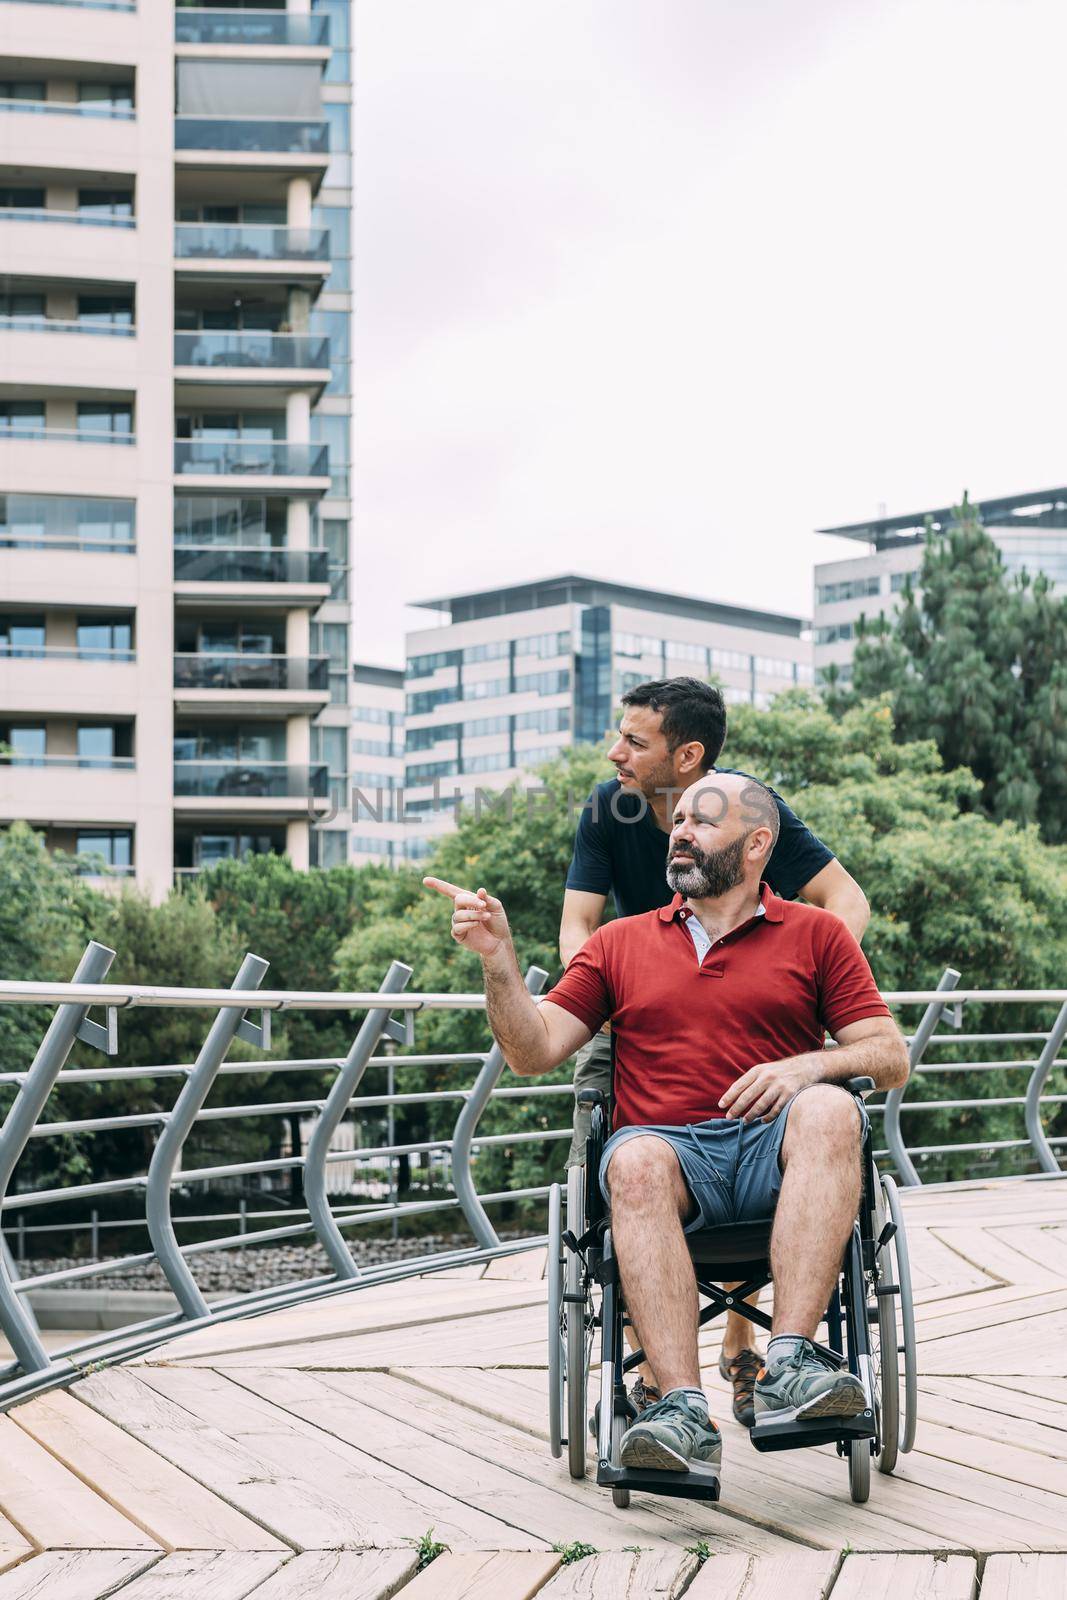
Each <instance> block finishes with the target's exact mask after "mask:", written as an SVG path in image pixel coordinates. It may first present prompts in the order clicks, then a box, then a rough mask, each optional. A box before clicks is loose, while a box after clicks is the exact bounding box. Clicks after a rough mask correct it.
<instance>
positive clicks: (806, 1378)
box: [752, 1339, 867, 1421]
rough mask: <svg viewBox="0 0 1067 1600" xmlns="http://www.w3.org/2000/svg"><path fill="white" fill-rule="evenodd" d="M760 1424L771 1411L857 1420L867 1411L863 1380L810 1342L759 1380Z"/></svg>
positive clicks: (771, 1365)
mask: <svg viewBox="0 0 1067 1600" xmlns="http://www.w3.org/2000/svg"><path fill="white" fill-rule="evenodd" d="M752 1398H753V1405H754V1408H755V1413H756V1420H757V1421H758V1420H759V1418H760V1417H761V1416H763V1415H764V1414H765V1413H766V1412H768V1411H788V1410H790V1409H795V1411H796V1415H797V1417H798V1419H799V1418H801V1417H856V1416H859V1414H860V1412H861V1411H862V1410H863V1409H864V1408H865V1407H866V1404H867V1397H866V1395H865V1394H864V1392H863V1385H862V1383H860V1380H859V1379H858V1378H856V1377H854V1376H853V1374H852V1373H851V1372H847V1371H844V1370H842V1368H840V1367H838V1366H836V1365H835V1364H834V1362H832V1361H831V1360H830V1359H829V1357H828V1356H824V1355H823V1354H822V1353H821V1351H819V1350H817V1349H816V1348H815V1346H814V1345H813V1344H812V1343H811V1342H810V1340H808V1339H804V1340H802V1341H801V1342H800V1343H799V1344H798V1345H797V1347H796V1349H795V1350H794V1352H793V1354H792V1355H791V1356H786V1357H785V1359H784V1360H780V1361H775V1362H774V1363H768V1365H767V1366H766V1367H765V1368H764V1369H763V1370H762V1372H761V1373H760V1374H759V1376H758V1377H757V1379H756V1388H755V1391H754V1394H753V1397H752Z"/></svg>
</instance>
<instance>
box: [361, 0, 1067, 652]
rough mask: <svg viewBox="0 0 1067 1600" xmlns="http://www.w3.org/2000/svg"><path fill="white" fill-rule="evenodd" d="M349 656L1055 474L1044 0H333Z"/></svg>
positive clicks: (1064, 462) (706, 583) (829, 542)
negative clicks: (342, 30) (342, 206)
mask: <svg viewBox="0 0 1067 1600" xmlns="http://www.w3.org/2000/svg"><path fill="white" fill-rule="evenodd" d="M354 9H355V18H356V30H357V50H356V57H355V71H356V122H355V128H356V201H355V204H356V213H355V244H354V249H355V254H356V274H355V287H356V316H355V367H354V371H355V381H356V397H357V399H356V490H355V493H356V508H355V510H356V524H355V526H356V541H355V549H356V569H355V587H354V593H355V614H356V637H355V639H354V641H353V646H354V652H355V655H356V657H357V659H362V660H369V661H379V662H384V663H390V664H393V663H395V664H399V663H400V661H401V659H402V653H403V632H404V630H405V628H411V627H420V626H422V627H424V626H427V625H430V624H431V623H432V622H433V620H434V618H433V615H432V614H431V613H428V612H423V611H412V610H410V609H406V608H405V603H406V602H409V601H411V600H417V599H421V598H426V597H429V596H433V595H441V594H447V593H455V592H462V591H463V590H464V589H478V588H486V587H490V586H492V585H495V584H498V583H504V582H509V581H517V580H522V579H527V578H531V577H538V576H548V575H550V574H555V573H560V572H564V571H578V572H582V573H588V574H592V575H596V576H605V577H607V576H611V577H615V578H618V579H621V580H623V581H625V582H631V583H642V584H647V585H650V586H652V587H656V586H662V587H663V588H666V589H671V590H681V591H684V592H687V593H691V594H693V595H695V596H699V597H701V598H705V599H706V598H711V599H718V600H729V601H735V602H741V603H742V604H752V605H758V606H763V607H768V608H771V609H776V610H782V611H791V612H797V613H802V614H805V615H810V607H811V584H812V567H813V564H814V563H816V562H818V561H829V560H833V559H835V558H837V557H840V556H842V555H844V556H847V555H849V554H853V553H856V550H855V548H854V547H853V546H850V545H848V544H846V543H844V542H843V541H838V540H833V539H828V538H825V537H822V538H820V537H815V536H814V535H813V533H812V530H813V529H814V528H816V527H822V526H826V525H832V524H835V523H842V522H853V521H859V520H861V519H862V518H864V517H868V516H872V515H878V514H880V513H881V512H882V511H883V509H884V512H885V514H888V515H893V514H894V513H898V512H907V511H912V510H917V509H922V508H923V507H926V506H933V505H942V504H945V503H946V502H947V501H950V500H952V499H954V498H957V497H958V495H959V493H960V491H961V490H962V489H963V488H964V487H966V488H968V489H970V491H971V493H972V495H973V496H975V497H977V498H981V497H982V496H983V495H988V496H991V495H1003V494H1012V493H1017V492H1022V491H1024V490H1029V489H1037V488H1046V487H1052V486H1054V485H1060V484H1062V483H1064V482H1065V481H1067V454H1065V433H1064V400H1063V387H1064V385H1063V371H1064V355H1065V352H1064V314H1063V307H1064V297H1065V296H1064V285H1065V281H1067V250H1065V243H1067V240H1065V232H1067V225H1065V222H1064V208H1063V204H1062V185H1063V169H1064V113H1063V87H1062V74H1063V61H1064V52H1065V46H1067V6H1065V4H1064V0H869V3H866V0H802V3H798V0H360V3H359V4H358V5H357V6H356V7H355V8H354Z"/></svg>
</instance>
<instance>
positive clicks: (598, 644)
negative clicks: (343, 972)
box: [574, 606, 612, 744]
mask: <svg viewBox="0 0 1067 1600" xmlns="http://www.w3.org/2000/svg"><path fill="white" fill-rule="evenodd" d="M581 619H582V623H581V643H580V646H579V650H578V655H577V657H576V659H575V663H574V670H575V678H576V690H575V697H574V698H575V735H576V737H577V739H578V741H579V743H581V744H599V743H600V741H601V739H603V737H604V735H605V733H606V732H607V730H608V728H609V727H610V726H611V713H612V695H611V608H610V606H583V607H582V608H581Z"/></svg>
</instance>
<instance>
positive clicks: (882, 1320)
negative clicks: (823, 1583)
mask: <svg viewBox="0 0 1067 1600" xmlns="http://www.w3.org/2000/svg"><path fill="white" fill-rule="evenodd" d="M845 1087H846V1088H847V1089H848V1091H849V1092H850V1093H851V1094H854V1095H856V1096H857V1097H860V1096H861V1095H862V1094H863V1093H865V1092H866V1091H868V1090H871V1089H873V1088H874V1080H873V1079H872V1078H852V1079H850V1080H849V1081H848V1083H847V1084H846V1085H845ZM579 1102H580V1103H581V1104H583V1105H587V1106H590V1107H591V1108H592V1119H591V1127H590V1132H589V1138H588V1141H587V1144H586V1162H585V1166H584V1167H570V1168H568V1172H567V1186H566V1193H565V1194H564V1191H563V1189H562V1188H561V1186H560V1184H558V1183H555V1184H553V1185H552V1187H551V1189H550V1190H549V1197H548V1406H549V1419H548V1420H549V1444H550V1448H551V1451H552V1454H553V1455H554V1456H556V1457H559V1456H561V1455H562V1454H563V1451H564V1449H566V1451H567V1462H568V1466H569V1469H570V1475H571V1477H572V1478H584V1477H585V1475H586V1440H587V1436H588V1435H587V1425H588V1415H589V1407H588V1388H589V1371H590V1362H591V1358H592V1352H593V1345H594V1341H595V1337H596V1334H597V1331H598V1330H599V1333H600V1383H599V1388H600V1399H599V1423H598V1428H597V1438H596V1462H597V1465H596V1481H597V1483H598V1485H600V1486H601V1487H604V1488H610V1489H611V1494H612V1500H613V1501H614V1503H615V1505H616V1506H618V1507H619V1508H620V1509H625V1508H626V1507H627V1506H628V1505H629V1503H630V1494H631V1491H633V1490H640V1491H643V1492H645V1493H651V1494H666V1495H676V1496H681V1497H684V1498H688V1499H696V1500H710V1501H715V1500H718V1498H719V1473H718V1469H717V1468H714V1467H711V1466H709V1465H706V1464H704V1463H694V1465H693V1466H692V1467H691V1468H690V1470H689V1471H687V1472H664V1471H652V1470H650V1469H647V1468H646V1469H640V1468H627V1467H623V1466H622V1464H621V1462H620V1457H619V1446H620V1443H621V1440H622V1436H623V1434H624V1433H625V1431H626V1429H627V1428H628V1427H629V1426H630V1423H631V1421H632V1420H633V1419H634V1415H635V1413H634V1410H633V1406H632V1405H631V1402H630V1400H629V1398H628V1396H627V1394H626V1389H625V1386H624V1378H625V1375H626V1373H628V1372H630V1371H632V1370H633V1369H634V1368H635V1367H637V1366H639V1365H640V1363H641V1362H642V1361H643V1360H644V1352H643V1351H642V1350H635V1351H633V1352H632V1353H628V1352H627V1350H626V1345H625V1340H624V1334H623V1329H624V1327H625V1326H628V1325H629V1318H628V1317H627V1313H626V1307H625V1303H624V1299H623V1294H622V1286H621V1282H620V1278H619V1269H618V1262H617V1259H616V1256H615V1253H614V1250H613V1247H612V1238H611V1219H610V1215H609V1212H608V1207H607V1205H606V1202H605V1200H604V1197H603V1195H602V1193H601V1190H600V1185H599V1183H598V1182H597V1174H598V1173H599V1170H600V1158H601V1155H602V1153H603V1149H604V1145H605V1143H606V1140H607V1136H608V1128H609V1119H608V1106H607V1103H606V1101H605V1097H604V1095H603V1094H602V1093H601V1091H600V1090H599V1089H585V1090H582V1091H581V1093H580V1094H579ZM861 1159H862V1164H863V1188H862V1193H861V1197H860V1204H859V1211H858V1215H857V1218H856V1221H855V1223H854V1225H853V1229H852V1235H851V1237H850V1239H849V1240H848V1242H847V1244H846V1246H845V1250H844V1256H843V1260H842V1263H841V1272H840V1276H839V1279H838V1282H837V1284H836V1285H835V1287H834V1290H833V1293H832V1295H831V1296H830V1302H829V1304H828V1306H827V1308H826V1314H825V1317H824V1319H823V1325H824V1326H825V1328H826V1343H825V1344H819V1345H818V1346H817V1348H818V1349H820V1350H821V1351H822V1352H823V1353H824V1354H826V1355H828V1356H830V1357H831V1358H832V1359H833V1360H834V1361H835V1362H836V1363H837V1365H838V1366H839V1367H846V1366H847V1368H848V1370H849V1371H850V1372H852V1373H854V1374H855V1376H856V1377H858V1378H859V1380H860V1382H861V1383H862V1385H863V1388H864V1391H865V1394H866V1398H867V1404H866V1406H865V1408H864V1410H863V1411H862V1412H861V1413H860V1414H859V1415H858V1416H856V1417H850V1418H842V1417H820V1418H800V1419H798V1418H796V1417H794V1416H793V1414H792V1411H787V1412H782V1413H780V1414H776V1413H770V1414H765V1415H762V1416H759V1417H757V1419H756V1424H755V1427H754V1428H752V1429H751V1431H750V1437H751V1440H752V1443H753V1445H754V1446H755V1448H756V1449H757V1450H759V1451H769V1450H795V1449H799V1448H802V1447H805V1446H808V1445H826V1444H833V1445H835V1446H836V1447H837V1453H838V1455H839V1456H843V1457H844V1458H845V1459H846V1460H847V1462H848V1481H849V1489H850V1492H851V1496H852V1499H853V1500H854V1501H855V1502H856V1503H857V1504H862V1503H864V1502H865V1501H866V1500H867V1498H868V1496H869V1494H870V1487H871V1462H872V1460H873V1461H875V1462H876V1464H877V1467H878V1470H879V1471H880V1472H882V1473H890V1472H892V1471H893V1468H894V1467H895V1465H896V1462H897V1458H898V1455H899V1454H902V1453H904V1452H906V1451H908V1450H910V1449H911V1448H912V1446H913V1444H914V1443H915V1427H916V1409H917V1399H918V1371H917V1366H916V1351H915V1315H914V1302H913V1299H912V1292H911V1273H910V1268H909V1262H908V1244H907V1236H906V1233H905V1229H904V1219H903V1216H902V1214H901V1207H900V1198H899V1195H898V1193H897V1187H896V1184H895V1183H894V1181H893V1179H892V1177H890V1176H888V1175H887V1174H884V1173H883V1174H880V1173H879V1172H878V1169H877V1167H876V1165H875V1161H874V1153H873V1143H872V1139H871V1131H870V1128H869V1127H867V1128H866V1129H865V1132H864V1137H863V1145H862V1155H861ZM771 1225H772V1219H768V1220H767V1221H766V1222H742V1223H735V1224H732V1225H729V1226H722V1227H716V1228H705V1229H701V1230H700V1231H699V1232H697V1233H692V1234H688V1235H687V1236H686V1241H687V1243H688V1245H689V1252H690V1255H691V1257H692V1260H693V1267H694V1271H695V1274H696V1280H697V1289H698V1292H699V1295H700V1297H702V1300H705V1301H707V1304H706V1305H705V1304H701V1309H700V1313H699V1321H700V1326H701V1327H704V1326H706V1325H707V1324H708V1323H709V1322H711V1321H713V1320H714V1319H715V1318H716V1317H718V1316H722V1315H725V1313H726V1312H728V1311H739V1312H740V1313H741V1314H742V1316H744V1317H746V1318H747V1319H748V1321H749V1322H751V1323H753V1324H755V1325H756V1326H758V1327H760V1328H763V1329H764V1330H766V1331H768V1332H769V1331H770V1329H771V1319H770V1317H769V1316H767V1315H766V1314H765V1313H764V1312H762V1311H760V1310H759V1308H758V1307H755V1306H750V1305H747V1304H746V1297H747V1296H748V1295H750V1294H753V1293H754V1292H755V1291H756V1290H757V1289H762V1288H764V1287H765V1286H766V1285H767V1284H769V1283H770V1282H771V1270H770V1238H771ZM723 1282H728V1283H735V1282H737V1283H739V1287H738V1288H736V1289H734V1290H732V1291H731V1292H730V1293H727V1292H726V1291H725V1290H724V1289H722V1288H721V1287H720V1285H721V1284H722V1283H723Z"/></svg>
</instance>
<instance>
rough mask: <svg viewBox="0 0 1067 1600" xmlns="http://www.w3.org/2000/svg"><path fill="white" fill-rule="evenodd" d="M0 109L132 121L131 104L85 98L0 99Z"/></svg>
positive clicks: (42, 114) (46, 114)
mask: <svg viewBox="0 0 1067 1600" xmlns="http://www.w3.org/2000/svg"><path fill="white" fill-rule="evenodd" d="M0 111H28V112H31V113H34V114H36V115H38V116H45V117H48V116H67V117H119V118H121V119H122V120H123V121H125V122H132V120H133V116H134V111H133V107H132V106H121V105H108V104H106V103H101V102H99V101H85V100H25V99H23V98H22V97H21V96H20V97H19V98H18V99H17V100H8V99H0Z"/></svg>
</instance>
